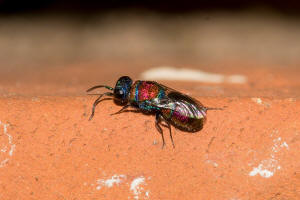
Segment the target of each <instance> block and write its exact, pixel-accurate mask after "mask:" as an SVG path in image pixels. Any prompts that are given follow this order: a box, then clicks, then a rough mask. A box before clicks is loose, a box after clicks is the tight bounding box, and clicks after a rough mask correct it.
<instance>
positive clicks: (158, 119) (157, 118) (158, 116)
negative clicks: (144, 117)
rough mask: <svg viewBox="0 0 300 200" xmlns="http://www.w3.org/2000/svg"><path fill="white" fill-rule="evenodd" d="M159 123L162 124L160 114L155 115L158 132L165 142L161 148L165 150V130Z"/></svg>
mask: <svg viewBox="0 0 300 200" xmlns="http://www.w3.org/2000/svg"><path fill="white" fill-rule="evenodd" d="M159 123H160V114H159V113H156V115H155V127H156V129H157V130H158V132H159V133H160V135H161V138H162V141H163V144H162V147H161V148H164V146H165V144H166V143H165V138H164V134H163V130H162V128H161V127H160V125H159Z"/></svg>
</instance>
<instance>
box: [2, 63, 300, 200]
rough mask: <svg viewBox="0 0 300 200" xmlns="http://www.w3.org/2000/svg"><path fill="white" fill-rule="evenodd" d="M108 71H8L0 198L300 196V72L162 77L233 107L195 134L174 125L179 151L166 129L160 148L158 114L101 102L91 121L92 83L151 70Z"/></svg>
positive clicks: (207, 100)
mask: <svg viewBox="0 0 300 200" xmlns="http://www.w3.org/2000/svg"><path fill="white" fill-rule="evenodd" d="M103 65H104V64H102V65H100V66H103ZM105 66H107V64H105ZM108 68H109V71H108V70H105V68H103V67H102V68H101V67H97V66H96V65H93V66H91V65H90V66H84V67H83V66H78V65H76V66H75V65H74V66H65V67H60V68H59V67H58V68H48V69H35V68H33V69H28V70H27V71H25V72H22V73H21V72H20V73H11V72H3V74H4V75H5V77H6V78H3V79H1V81H0V82H1V88H0V92H1V97H0V148H1V152H0V180H1V181H0V194H1V195H0V196H1V199H174V200H175V199H178V200H179V199H180V200H183V199H231V200H233V199H299V198H300V171H299V169H300V160H299V150H300V147H299V146H300V118H299V116H300V103H299V94H300V90H299V88H300V87H299V86H300V81H299V79H298V77H299V70H298V69H296V68H263V67H262V68H255V69H252V70H251V71H248V70H245V69H246V68H245V69H242V68H230V67H228V68H227V69H222V70H223V71H222V70H221V71H220V70H219V71H218V73H222V74H232V73H234V72H236V73H239V74H243V75H245V76H246V77H247V78H248V81H247V83H245V84H240V85H234V84H205V83H195V82H178V81H176V82H174V81H173V82H172V81H170V82H167V81H163V83H164V84H166V85H169V86H171V87H174V88H176V89H178V90H180V91H183V92H185V93H188V94H190V95H192V96H193V97H195V98H197V99H198V100H200V101H201V102H202V103H203V104H204V105H206V106H211V107H223V106H226V108H225V109H224V110H223V111H209V113H208V120H207V123H206V124H205V127H204V129H203V130H202V131H200V132H198V133H196V134H191V133H186V132H182V131H179V130H175V129H174V128H173V131H174V135H173V137H174V142H175V145H176V148H175V149H173V148H172V145H171V141H170V139H169V138H168V134H166V135H165V137H166V143H167V145H166V147H165V148H164V149H161V137H160V135H159V134H158V132H157V130H156V129H155V126H154V116H152V115H143V114H140V113H132V112H125V113H122V114H120V115H114V116H110V114H111V113H113V112H116V111H118V110H119V109H120V107H119V106H117V105H116V104H115V103H114V102H113V101H103V102H102V103H101V104H99V106H98V107H97V109H96V114H95V117H94V118H93V120H92V121H88V117H89V115H90V111H91V106H92V103H93V101H94V100H95V96H86V94H85V90H86V89H87V88H89V87H91V86H93V85H95V84H103V83H108V84H109V85H112V86H113V85H114V82H115V80H116V79H117V78H118V76H120V75H124V74H129V75H130V76H132V77H133V78H135V79H136V78H139V74H140V72H142V71H143V70H145V69H144V68H139V67H137V66H135V65H133V66H131V67H126V68H124V65H120V64H115V65H113V64H111V66H108ZM194 68H197V66H194ZM206 70H208V69H206ZM211 71H213V72H216V71H217V70H216V69H214V68H211ZM15 72H17V70H16V71H15ZM164 131H165V132H166V133H167V129H166V128H164Z"/></svg>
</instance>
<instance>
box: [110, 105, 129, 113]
mask: <svg viewBox="0 0 300 200" xmlns="http://www.w3.org/2000/svg"><path fill="white" fill-rule="evenodd" d="M130 106H131V105H130V104H127V105H126V106H124V107H123V108H121V110H119V111H118V112H116V113H113V114H110V115H117V114H120V113H121V112H123V111H124V110H126V108H128V107H130Z"/></svg>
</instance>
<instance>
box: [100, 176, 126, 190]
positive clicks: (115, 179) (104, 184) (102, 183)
mask: <svg viewBox="0 0 300 200" xmlns="http://www.w3.org/2000/svg"><path fill="white" fill-rule="evenodd" d="M124 179H126V176H125V175H116V174H115V175H113V176H112V177H111V178H109V179H106V180H105V179H98V180H97V187H96V189H97V190H100V189H101V188H102V187H108V188H110V187H112V186H113V185H114V184H116V185H119V184H120V183H121V182H122V181H123V180H124Z"/></svg>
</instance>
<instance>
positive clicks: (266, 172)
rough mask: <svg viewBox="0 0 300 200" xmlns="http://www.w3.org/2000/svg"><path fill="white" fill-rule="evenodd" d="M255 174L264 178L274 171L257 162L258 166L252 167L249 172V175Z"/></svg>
mask: <svg viewBox="0 0 300 200" xmlns="http://www.w3.org/2000/svg"><path fill="white" fill-rule="evenodd" d="M257 174H259V175H260V176H262V177H264V178H270V177H271V176H273V175H274V172H272V171H270V170H268V169H265V168H264V166H263V165H262V164H259V165H258V167H254V168H253V170H252V171H251V172H250V173H249V176H256V175H257Z"/></svg>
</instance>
